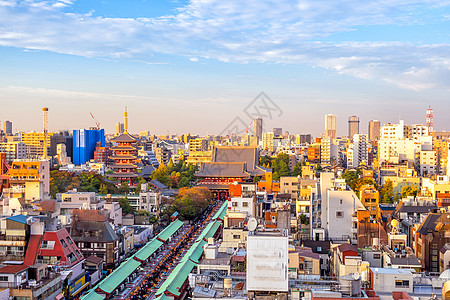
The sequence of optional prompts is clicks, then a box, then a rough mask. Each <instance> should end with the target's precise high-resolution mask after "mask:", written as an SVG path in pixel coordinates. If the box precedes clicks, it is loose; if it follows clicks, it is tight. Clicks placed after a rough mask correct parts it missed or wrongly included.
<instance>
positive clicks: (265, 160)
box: [259, 155, 272, 168]
mask: <svg viewBox="0 0 450 300" xmlns="http://www.w3.org/2000/svg"><path fill="white" fill-rule="evenodd" d="M259 164H260V165H261V166H264V167H267V168H271V167H272V158H271V157H270V156H268V155H264V156H261V157H260V158H259Z"/></svg>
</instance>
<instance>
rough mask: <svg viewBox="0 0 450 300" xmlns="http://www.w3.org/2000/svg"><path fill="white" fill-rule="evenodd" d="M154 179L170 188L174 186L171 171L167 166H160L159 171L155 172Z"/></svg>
mask: <svg viewBox="0 0 450 300" xmlns="http://www.w3.org/2000/svg"><path fill="white" fill-rule="evenodd" d="M152 179H156V180H158V181H159V182H161V183H162V184H164V185H166V186H168V187H171V186H172V182H171V179H170V176H169V170H168V169H167V167H166V165H165V164H160V165H159V167H158V169H156V170H155V171H153V173H152Z"/></svg>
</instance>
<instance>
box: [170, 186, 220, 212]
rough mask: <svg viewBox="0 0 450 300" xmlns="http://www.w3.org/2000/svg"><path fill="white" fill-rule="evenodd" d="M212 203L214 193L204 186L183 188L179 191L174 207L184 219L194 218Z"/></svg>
mask: <svg viewBox="0 0 450 300" xmlns="http://www.w3.org/2000/svg"><path fill="white" fill-rule="evenodd" d="M211 203H212V194H211V192H210V191H209V189H207V188H204V187H192V188H181V189H180V190H179V192H178V195H177V197H176V198H175V202H174V204H173V209H171V210H170V211H178V212H179V213H180V217H181V218H182V219H184V220H193V219H195V217H196V216H197V215H198V214H199V213H200V212H201V211H203V210H204V209H205V208H206V207H208V205H210V204H211Z"/></svg>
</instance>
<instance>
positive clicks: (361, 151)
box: [347, 134, 368, 168]
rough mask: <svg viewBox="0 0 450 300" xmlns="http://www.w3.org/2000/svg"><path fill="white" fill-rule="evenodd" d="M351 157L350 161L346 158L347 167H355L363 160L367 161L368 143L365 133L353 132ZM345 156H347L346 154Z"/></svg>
mask: <svg viewBox="0 0 450 300" xmlns="http://www.w3.org/2000/svg"><path fill="white" fill-rule="evenodd" d="M352 150H353V159H351V160H352V163H351V164H350V163H349V160H347V168H351V167H353V168H357V167H359V165H360V164H361V163H363V162H365V163H366V164H367V161H368V151H367V150H368V143H367V135H366V134H355V135H354V136H353V148H352ZM347 158H349V156H348V155H347Z"/></svg>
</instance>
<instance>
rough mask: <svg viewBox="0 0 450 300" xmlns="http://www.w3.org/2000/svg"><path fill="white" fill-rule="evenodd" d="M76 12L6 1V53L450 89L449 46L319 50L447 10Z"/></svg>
mask: <svg viewBox="0 0 450 300" xmlns="http://www.w3.org/2000/svg"><path fill="white" fill-rule="evenodd" d="M72 4H73V2H72V1H70V0H59V1H33V0H28V1H22V2H17V1H12V0H11V1H7V0H3V1H2V0H0V45H3V46H13V47H23V48H26V49H33V50H49V51H54V52H58V53H67V54H73V55H82V56H87V57H106V58H128V59H135V60H136V59H138V60H148V59H149V58H150V57H151V56H152V55H153V54H154V53H164V54H175V55H182V56H186V57H187V58H189V60H191V61H194V62H196V61H198V58H201V57H203V58H210V59H216V60H219V61H223V62H237V63H248V62H262V63H286V64H308V65H312V66H319V67H323V68H326V69H329V70H334V71H336V72H337V73H339V74H346V75H350V76H355V77H358V78H364V79H376V80H384V81H386V82H389V83H392V84H395V85H397V86H400V87H403V88H408V89H415V90H421V89H426V88H431V87H444V88H449V87H450V82H449V80H446V79H445V78H450V71H449V64H448V61H449V60H450V58H449V55H448V53H450V52H449V48H450V45H448V44H437V45H415V44H406V43H400V42H389V43H383V42H366V43H355V42H351V41H350V42H348V43H330V42H327V43H326V42H320V40H321V39H322V38H324V37H328V36H330V35H332V34H335V33H342V32H348V31H352V30H354V29H355V26H360V25H361V26H370V25H388V24H391V25H409V24H416V23H421V22H425V21H426V18H422V14H424V11H427V10H430V9H434V8H435V7H442V6H448V5H450V2H449V1H442V0H428V1H425V2H424V1H419V0H390V1H386V0H374V1H360V0H349V1H341V0H329V1H324V0H298V1H288V0H264V1H263V0H247V1H245V4H243V2H242V1H241V0H227V1H223V0H191V2H190V3H189V4H188V5H186V6H184V7H180V8H179V9H178V14H176V15H172V16H164V17H160V18H137V19H132V18H104V17H98V16H94V15H93V14H92V13H89V14H76V13H67V12H65V11H64V8H65V7H67V6H70V5H72ZM446 16H448V13H447V14H444V13H442V16H441V19H442V18H445V17H446ZM149 63H151V61H150V62H149Z"/></svg>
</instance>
